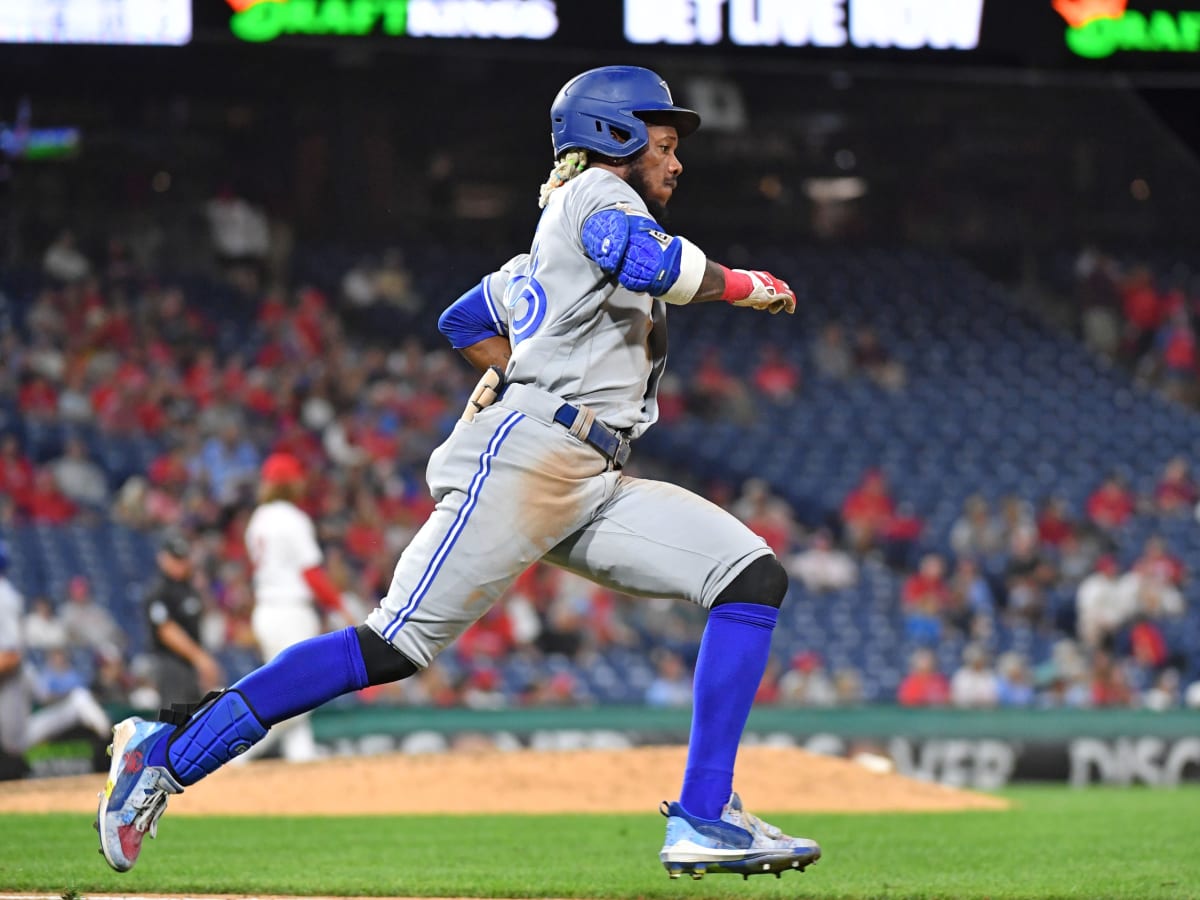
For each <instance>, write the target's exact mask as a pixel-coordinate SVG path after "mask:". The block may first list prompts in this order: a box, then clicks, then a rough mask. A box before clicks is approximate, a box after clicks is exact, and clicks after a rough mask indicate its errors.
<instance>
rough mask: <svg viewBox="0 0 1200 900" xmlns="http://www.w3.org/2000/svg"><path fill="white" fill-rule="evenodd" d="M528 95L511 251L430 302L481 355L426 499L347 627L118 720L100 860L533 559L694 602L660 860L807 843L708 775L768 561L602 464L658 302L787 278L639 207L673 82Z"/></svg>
mask: <svg viewBox="0 0 1200 900" xmlns="http://www.w3.org/2000/svg"><path fill="white" fill-rule="evenodd" d="M550 118H551V128H552V140H553V144H554V152H555V160H556V162H555V166H554V168H553V170H552V172H551V175H550V178H549V180H548V181H547V182H546V184H545V185H544V186H543V187H542V192H541V204H542V206H543V207H544V212H543V214H542V217H541V219H540V221H539V223H538V227H537V230H536V233H535V234H534V237H533V242H532V246H531V248H530V251H529V253H528V254H523V255H521V256H519V257H516V258H515V259H514V260H512V261H511V262H510V263H509V264H508V265H506V266H505V267H504V269H502V270H501V271H500V272H497V273H494V274H492V275H490V276H488V277H487V278H485V279H484V280H483V281H482V282H481V283H480V284H479V286H478V287H476V288H475V289H473V290H471V291H469V292H468V293H467V294H465V295H464V296H463V297H461V298H460V299H459V300H458V301H457V302H456V303H454V304H453V305H452V306H451V307H450V308H449V309H448V310H446V312H445V313H444V314H443V315H442V317H441V319H440V320H439V327H440V328H441V330H442V332H443V333H444V334H445V335H446V336H447V337H448V338H449V340H450V342H451V343H452V345H453V346H455V347H456V348H458V349H459V350H460V352H462V354H463V355H464V356H465V357H466V359H467V360H468V361H470V362H471V363H472V365H474V366H475V367H476V368H477V369H479V370H480V371H481V372H483V375H482V377H481V379H480V382H479V385H478V386H477V387H476V389H475V391H474V393H473V394H472V396H471V398H470V401H469V402H468V404H467V408H466V409H465V410H464V413H463V417H462V420H461V421H460V422H458V423H457V424H456V425H455V428H454V430H453V432H452V433H451V435H450V437H449V438H447V440H446V441H445V442H444V443H443V444H442V445H441V446H439V447H438V448H437V449H436V450H434V452H433V454H432V455H431V457H430V459H429V464H428V468H427V470H426V476H427V479H428V482H429V487H430V490H431V491H432V494H433V497H434V499H435V500H436V501H437V506H436V508H435V510H434V512H433V513H432V514H431V515H430V517H429V519H428V520H427V521H426V522H425V524H424V525H423V526H422V528H421V530H420V531H419V532H418V534H417V535H416V536H415V537H414V539H413V541H412V542H411V544H410V545H409V546H408V548H407V549H406V550H405V551H404V553H403V554H402V555H401V557H400V560H399V562H398V563H397V565H396V571H395V575H394V577H393V580H392V584H391V588H390V590H389V591H388V594H387V596H386V597H384V598H383V599H382V601H380V604H379V606H378V607H376V609H374V610H373V611H372V612H371V613H370V615H369V616H368V617H367V620H366V622H365V623H364V624H363V625H361V626H359V627H358V628H354V629H346V630H344V631H341V632H335V633H332V634H328V635H322V636H320V637H316V638H312V639H310V640H307V641H304V642H302V643H300V644H296V645H294V646H292V647H290V648H288V649H287V650H285V651H284V652H283V653H281V654H280V655H279V656H277V657H276V658H275V659H274V660H272V661H271V662H270V663H268V664H266V665H265V666H263V667H262V668H261V669H258V670H256V671H255V672H252V673H250V674H249V675H247V676H246V677H245V678H243V679H241V680H240V681H238V682H237V683H236V684H235V685H233V686H232V687H231V688H229V689H228V690H226V691H224V692H222V693H220V694H219V695H216V696H213V697H209V698H206V701H205V702H204V703H202V704H201V705H200V706H199V708H195V709H193V708H189V707H181V708H179V709H178V710H177V715H174V716H168V717H167V718H169V719H172V721H169V722H157V723H153V722H144V721H142V720H140V719H137V718H133V719H127V720H125V721H124V722H122V723H120V724H119V725H118V726H117V727H116V728H115V729H114V740H113V764H112V770H111V773H110V778H109V782H108V785H107V787H106V789H105V791H104V792H102V793H101V795H100V805H99V810H98V814H97V828H98V830H99V831H100V842H101V849H102V851H103V853H104V856H105V858H106V859H107V860H108V862H109V863H110V864H111V865H112V866H113V867H114V868H116V869H118V870H121V871H124V870H127V869H129V868H130V867H131V866H132V865H133V864H134V862H135V861H136V859H137V856H138V853H139V852H140V849H141V844H142V839H143V836H144V834H145V833H146V832H147V831H149V832H150V834H151V835H153V834H154V829H155V827H156V823H157V822H158V819H159V818H160V816H161V815H162V812H163V810H164V809H165V807H166V802H167V797H168V796H169V795H170V794H175V793H179V792H181V791H182V790H183V789H184V787H185V786H187V785H191V784H193V783H195V782H196V781H199V780H200V779H201V778H203V777H204V776H205V775H208V774H210V773H211V772H213V771H215V770H216V769H217V768H218V767H219V766H221V765H223V764H224V763H226V762H228V761H229V760H230V759H231V758H232V757H234V756H236V755H238V754H240V753H242V752H244V751H245V750H246V749H248V748H249V747H250V746H252V745H253V744H255V743H257V742H258V741H259V740H261V739H262V738H263V736H264V735H265V734H266V733H267V730H268V729H269V728H270V727H271V726H273V725H275V724H276V723H278V722H281V721H283V720H284V719H287V718H290V717H292V716H294V715H296V714H298V713H300V712H304V711H307V710H310V709H313V708H314V707H316V706H318V705H320V704H322V703H324V702H326V701H328V700H330V699H332V698H333V697H336V696H338V695H340V694H343V693H346V692H349V691H353V690H357V689H360V688H363V687H366V686H368V685H374V684H382V683H386V682H390V681H395V680H398V679H401V678H407V677H408V676H410V675H412V674H413V673H415V672H416V671H418V670H419V669H421V668H424V667H426V666H428V665H429V663H430V661H431V660H432V659H433V658H434V657H435V656H437V654H438V653H440V652H441V651H442V650H443V649H445V648H446V647H447V646H448V645H449V644H450V643H451V642H453V641H454V640H455V638H457V637H458V636H459V635H460V634H462V632H463V631H464V630H465V629H466V628H467V627H468V626H469V625H470V624H471V623H472V622H473V621H475V620H476V619H477V618H479V617H480V616H481V615H482V614H483V613H484V611H485V610H487V609H488V607H489V606H490V605H491V604H492V603H494V602H495V601H496V600H497V599H498V598H499V597H500V596H501V594H502V593H503V591H504V590H505V588H507V587H508V585H509V584H510V583H511V582H512V581H513V580H514V579H515V578H516V577H517V576H518V575H519V574H520V573H521V572H522V571H524V570H525V569H526V568H527V567H528V566H530V565H531V564H533V563H534V562H536V561H538V560H540V559H544V560H546V561H547V562H550V563H553V564H555V565H558V566H561V567H563V568H565V569H568V570H570V571H573V572H576V573H579V574H581V575H584V576H586V577H588V578H590V579H592V580H594V581H596V582H598V583H600V584H603V585H606V586H608V587H611V588H614V589H616V590H619V591H623V592H626V593H630V594H635V595H647V596H655V597H662V596H671V597H677V598H679V599H682V600H687V601H690V602H692V603H697V604H700V605H701V606H703V607H705V608H707V609H708V610H710V612H709V616H708V620H707V623H706V626H705V631H704V636H703V639H702V641H701V646H700V652H699V658H698V660H697V664H696V675H695V691H694V694H695V699H694V708H693V718H692V728H691V736H690V740H689V745H688V758H687V764H686V768H685V771H684V774H683V786H682V792H681V795H680V798H679V800H678V801H673V802H669V803H667V802H664V804H663V807H662V812H663V814H664V815H665V816H666V817H667V827H666V840H665V843H664V845H663V848H662V851H661V853H660V859H661V861H662V863H663V865H664V866H665V867H666V869H667V871H668V873H669V874H670V875H671V876H672V877H678V876H679V875H681V874H682V873H685V872H687V873H690V874H692V876H693V877H701V876H702V875H703V874H704V873H705V872H734V873H738V874H742V875H750V874H755V873H759V872H770V873H775V874H779V873H781V872H783V871H784V870H788V869H803V868H804V867H805V866H807V865H808V864H810V863H812V862H814V861H816V860H817V859H818V858H819V857H820V854H821V851H820V848H819V847H818V846H817V844H816V843H815V842H813V841H810V840H807V839H805V838H793V837H789V836H787V835H785V834H783V833H782V832H781V831H780V830H779V829H778V828H775V827H774V826H772V825H768V824H767V823H765V822H763V821H761V820H760V819H758V818H756V817H755V816H752V815H750V814H749V813H748V812H746V810H745V809H744V808H743V806H742V803H741V800H740V799H739V797H738V795H737V794H735V793H733V790H732V785H733V770H734V761H735V758H736V755H737V748H738V743H739V741H740V739H741V734H742V731H743V729H744V727H745V723H746V719H747V716H748V715H749V711H750V707H751V704H752V702H753V699H754V694H755V691H756V689H757V687H758V684H759V681H760V680H761V678H762V675H763V671H764V669H765V666H766V661H767V656H768V652H769V647H770V641H771V633H772V630H773V629H774V627H775V622H776V619H777V617H778V610H779V606H780V604H781V603H782V602H783V598H784V594H785V592H786V590H787V575H786V574H785V572H784V570H783V568H782V566H781V565H780V564H779V561H778V560H777V559H776V558H775V556H774V555H773V554H772V552H771V550H770V549H769V548H768V547H767V545H766V544H765V543H764V542H763V540H762V539H761V538H759V537H758V536H757V535H755V534H754V533H753V532H751V531H750V530H749V529H748V528H746V527H745V526H744V525H743V524H742V523H741V522H739V521H738V520H737V519H736V518H735V517H734V516H732V515H730V514H729V513H727V512H725V511H724V510H722V509H721V508H720V507H718V506H716V505H714V504H712V503H709V502H708V501H707V500H704V499H703V498H701V497H698V496H696V495H695V494H692V493H689V492H688V491H686V490H683V489H682V488H680V487H677V486H675V485H672V484H667V483H663V482H656V481H647V480H642V479H637V478H630V477H628V476H626V475H624V474H623V472H622V468H623V466H624V465H625V463H626V461H627V460H628V458H629V453H630V445H631V442H632V441H634V440H636V439H637V438H638V436H640V435H641V434H642V433H644V432H645V430H646V429H647V428H649V427H650V426H651V425H652V424H653V423H654V421H655V420H656V418H657V416H658V408H657V402H656V392H657V388H658V383H659V378H660V377H661V375H662V371H663V367H664V364H665V360H666V349H667V329H666V317H667V308H668V306H688V305H693V304H697V303H705V302H711V301H718V300H724V301H726V302H729V303H732V304H734V305H735V306H744V307H749V308H752V309H758V310H768V311H770V312H772V313H778V312H788V313H791V312H793V311H794V309H795V302H796V301H795V296H794V294H793V293H792V291H791V289H790V288H789V287H788V286H787V284H785V283H784V282H783V281H781V280H779V279H778V278H775V277H774V276H772V275H770V274H768V273H766V272H759V271H745V270H740V269H727V268H725V267H724V266H722V265H720V264H718V263H716V262H714V261H711V260H708V259H707V258H706V257H705V255H704V253H703V252H702V251H701V250H700V248H698V247H697V246H696V245H695V244H693V243H691V242H690V241H688V240H687V239H686V238H683V237H679V236H677V235H671V234H670V233H668V232H667V231H665V229H664V228H663V226H662V224H661V220H662V218H663V213H664V212H665V208H666V205H667V203H668V202H669V201H670V199H671V196H672V194H673V193H674V191H675V188H676V185H677V182H678V178H679V175H680V173H681V172H682V171H683V166H682V164H681V163H680V161H679V159H678V157H677V155H676V151H677V148H678V146H679V143H680V141H682V140H684V139H686V138H687V137H688V136H689V135H691V134H692V133H693V132H694V131H695V130H696V129H697V128H698V127H699V125H700V117H699V116H698V115H697V114H696V113H694V112H692V111H691V110H687V109H681V108H680V107H678V106H676V105H675V104H674V102H673V101H672V99H671V94H670V92H669V90H668V88H667V85H666V83H665V82H664V81H663V80H662V79H661V78H660V77H659V76H658V75H657V74H655V73H654V72H651V71H649V70H647V69H641V68H634V67H628V66H608V67H605V68H601V69H594V70H591V71H588V72H584V73H583V74H582V75H579V76H577V77H575V78H574V79H572V80H571V81H569V82H568V83H567V84H566V85H565V86H564V87H563V88H562V89H561V90H560V91H559V93H558V96H557V97H556V98H555V99H554V102H553V104H552V106H551V109H550Z"/></svg>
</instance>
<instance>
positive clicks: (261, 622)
mask: <svg viewBox="0 0 1200 900" xmlns="http://www.w3.org/2000/svg"><path fill="white" fill-rule="evenodd" d="M304 482H305V477H304V467H303V466H302V465H301V463H300V460H298V459H296V457H294V456H292V455H291V454H290V453H272V454H271V455H270V456H268V457H267V458H266V459H265V460H264V461H263V464H262V470H261V472H260V474H259V489H258V506H257V507H256V508H255V510H254V512H253V513H251V515H250V521H248V522H247V523H246V552H247V553H249V555H250V562H251V564H252V565H253V566H254V613H253V616H252V617H251V621H250V624H251V626H252V627H253V628H254V637H255V639H256V640H257V641H258V646H259V650H260V651H261V652H262V657H263V659H264V660H267V661H270V660H272V659H274V658H275V657H276V656H278V655H279V654H280V653H282V652H283V651H284V650H286V649H287V648H288V647H290V646H291V645H292V644H295V643H298V642H300V641H303V640H305V639H307V638H312V637H316V636H317V635H319V634H320V633H321V632H322V631H324V629H323V628H322V627H321V617H320V615H319V614H318V613H317V610H316V608H315V606H314V603H313V602H314V600H315V601H316V602H317V603H319V604H320V605H321V606H322V607H323V608H324V609H326V610H329V611H330V612H335V613H339V614H342V615H344V614H345V609H344V607H343V606H342V600H341V595H340V594H339V593H338V590H337V588H336V587H335V586H334V584H333V582H332V581H330V580H329V576H328V575H327V574H326V573H325V570H324V569H323V568H322V567H321V564H322V562H323V561H324V557H323V556H322V554H321V548H320V547H319V546H318V544H317V529H316V527H315V526H314V525H313V521H312V519H311V518H309V516H308V513H306V512H305V511H304V510H302V509H301V508H300V507H299V506H297V505H296V502H297V501H298V500H299V499H300V497H301V496H302V495H303V493H304ZM347 621H349V619H348V618H347ZM310 718H311V717H310V716H309V714H308V713H302V714H300V715H298V716H296V717H295V718H293V719H289V720H288V721H287V722H282V723H280V725H279V727H277V728H275V729H274V730H272V731H271V733H270V734H269V735H267V737H266V738H264V739H263V740H262V741H261V742H260V743H259V744H257V745H256V746H255V747H254V749H253V750H252V751H251V752H250V753H247V754H246V755H245V756H242V757H241V759H247V758H249V757H250V756H252V755H255V756H257V755H261V754H262V753H263V752H265V750H266V749H267V748H268V747H270V746H272V745H274V744H276V743H278V744H279V745H280V749H281V750H282V753H283V758H284V759H286V760H288V761H289V762H307V761H309V760H313V759H316V758H317V744H316V741H315V740H313V732H312V722H311V721H310Z"/></svg>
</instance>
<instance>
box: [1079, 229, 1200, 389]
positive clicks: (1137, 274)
mask: <svg viewBox="0 0 1200 900" xmlns="http://www.w3.org/2000/svg"><path fill="white" fill-rule="evenodd" d="M1073 275H1074V284H1073V291H1074V302H1075V307H1076V311H1077V312H1078V315H1079V331H1080V335H1081V336H1082V338H1083V341H1084V343H1085V344H1086V345H1087V346H1088V347H1089V348H1091V349H1092V350H1095V351H1096V352H1098V353H1100V354H1102V355H1104V356H1105V357H1107V358H1109V359H1111V360H1114V361H1116V362H1118V363H1120V364H1121V365H1124V366H1126V367H1128V368H1129V369H1130V370H1131V371H1132V372H1133V373H1134V376H1135V377H1136V378H1137V379H1138V380H1139V381H1140V382H1142V383H1145V384H1149V385H1153V386H1155V387H1157V388H1159V389H1160V390H1162V391H1163V392H1164V393H1165V394H1166V395H1167V396H1169V397H1171V398H1172V399H1174V400H1177V401H1179V402H1180V403H1184V404H1186V405H1188V406H1192V407H1195V406H1197V405H1200V355H1198V354H1197V349H1196V317H1197V315H1198V314H1200V284H1198V283H1197V279H1196V277H1195V276H1194V275H1193V274H1192V273H1191V271H1190V270H1189V269H1187V268H1185V267H1182V266H1180V265H1174V266H1172V267H1169V268H1166V270H1165V271H1160V270H1156V268H1155V267H1153V266H1151V265H1149V264H1147V263H1145V262H1140V261H1135V262H1124V261H1122V260H1120V259H1118V258H1117V257H1115V256H1111V255H1108V254H1106V253H1104V252H1102V251H1100V250H1098V249H1097V248H1095V247H1087V248H1085V249H1084V250H1083V251H1082V252H1081V253H1080V254H1079V255H1078V257H1077V258H1076V260H1075V265H1074V271H1073Z"/></svg>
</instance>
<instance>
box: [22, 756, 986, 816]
mask: <svg viewBox="0 0 1200 900" xmlns="http://www.w3.org/2000/svg"><path fill="white" fill-rule="evenodd" d="M685 754H686V750H685V748H683V747H643V748H639V749H635V750H571V751H551V752H543V751H532V750H520V751H515V752H508V753H505V752H498V751H493V750H488V751H481V752H478V753H473V752H459V753H448V754H422V755H389V756H371V757H338V758H335V759H328V760H321V761H319V762H313V763H301V764H288V763H285V762H281V761H277V760H264V761H260V762H253V763H249V764H247V765H244V766H227V767H225V768H224V769H222V770H221V771H219V772H217V773H216V774H214V775H212V776H211V777H210V778H208V779H206V780H205V781H204V782H202V783H201V784H197V785H195V786H193V787H190V788H188V789H187V792H186V794H185V795H184V796H182V797H179V798H178V799H175V800H173V801H172V802H171V813H172V815H180V814H196V815H202V814H222V815H224V814H230V815H363V814H393V813H394V814H404V813H580V812H650V811H653V810H655V809H657V808H658V804H659V802H660V801H661V800H663V799H674V798H675V797H676V796H677V794H678V791H679V784H680V779H681V778H682V776H683V767H684V758H685ZM104 780H105V779H104V776H103V775H90V776H73V777H70V778H53V779H39V780H32V781H18V782H9V783H4V784H0V812H68V811H69V812H82V811H89V812H90V811H93V810H94V809H95V807H96V793H97V792H98V791H100V790H101V789H103V787H104ZM734 787H735V788H736V789H737V791H738V792H739V793H740V794H741V795H742V798H743V800H744V801H745V802H746V806H747V807H749V808H750V809H751V810H753V811H756V812H784V813H793V812H832V813H840V812H923V811H930V812H933V811H950V810H963V809H1004V808H1006V807H1007V805H1008V804H1007V802H1006V801H1004V800H1001V799H999V798H996V797H991V796H988V795H985V794H978V793H973V792H970V791H964V790H959V789H956V788H950V787H944V786H942V785H938V784H930V783H927V782H923V781H917V780H915V779H912V778H905V777H903V776H900V775H895V774H892V773H889V772H882V771H872V770H870V769H868V768H867V767H865V766H863V765H860V764H858V763H855V762H850V761H847V760H844V759H834V758H831V757H826V756H816V755H813V754H811V753H807V752H805V751H803V750H797V749H785V748H774V747H745V748H742V750H741V751H740V752H739V753H738V761H737V779H736V782H735V784H734Z"/></svg>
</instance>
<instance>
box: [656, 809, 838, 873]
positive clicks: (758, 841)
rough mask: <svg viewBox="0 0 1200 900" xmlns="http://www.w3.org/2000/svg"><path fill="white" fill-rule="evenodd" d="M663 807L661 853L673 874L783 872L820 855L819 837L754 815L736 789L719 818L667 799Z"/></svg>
mask: <svg viewBox="0 0 1200 900" xmlns="http://www.w3.org/2000/svg"><path fill="white" fill-rule="evenodd" d="M660 811H661V812H662V814H663V815H664V816H666V817H667V839H666V841H665V842H664V843H663V848H662V852H661V853H659V854H658V858H659V859H660V860H662V864H663V866H664V868H666V870H667V874H668V875H670V876H671V877H672V878H678V877H679V876H680V875H683V874H685V873H686V874H688V875H691V876H692V878H693V879H697V880H698V879H700V878H703V877H704V875H705V874H706V873H709V872H713V873H732V874H735V875H741V876H742V877H743V878H749V877H750V876H751V875H764V874H774V876H775V877H776V878H779V877H781V876H782V875H783V873H784V872H788V871H797V872H802V871H804V868H805V866H808V865H810V864H811V863H815V862H816V861H817V860H818V859H820V858H821V848H820V847H819V846H817V842H816V841H810V840H809V839H808V838H794V837H789V836H788V835H786V834H784V833H783V832H782V831H780V830H779V829H778V828H776V827H775V826H774V825H769V824H768V823H766V822H764V821H763V820H762V819H760V818H758V816H754V815H751V814H750V813H748V812H746V810H745V809H743V808H742V800H741V798H740V797H739V796H738V795H737V794H736V793H734V794H732V795H731V796H730V798H729V802H728V803H726V804H725V808H724V809H722V810H721V818H719V819H717V820H715V821H712V820H709V819H698V818H696V817H695V816H693V815H691V814H689V813H688V812H687V810H685V809H684V808H683V807H682V806H680V805H679V804H678V803H668V802H667V801H665V800H664V801H663V804H662V806H661V807H660Z"/></svg>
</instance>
